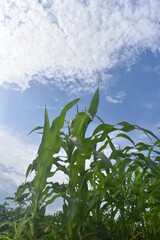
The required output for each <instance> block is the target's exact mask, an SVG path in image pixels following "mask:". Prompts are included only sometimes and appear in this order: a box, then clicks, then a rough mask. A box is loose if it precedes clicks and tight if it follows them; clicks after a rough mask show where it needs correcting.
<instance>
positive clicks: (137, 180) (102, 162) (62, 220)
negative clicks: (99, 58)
mask: <svg viewBox="0 0 160 240" xmlns="http://www.w3.org/2000/svg"><path fill="white" fill-rule="evenodd" d="M78 100H79V99H77V100H74V101H72V102H71V103H69V104H68V105H66V107H64V109H63V110H62V112H61V114H60V116H59V117H57V118H56V119H55V120H53V122H52V124H51V126H50V124H49V119H48V114H47V108H46V109H45V122H44V127H39V126H38V127H36V128H35V129H34V130H33V131H35V130H39V129H43V134H42V141H41V144H40V147H39V150H38V153H37V157H36V159H34V161H33V163H32V164H30V165H29V166H28V169H27V171H26V177H28V175H29V174H30V173H31V172H34V173H35V177H34V178H33V180H32V181H30V182H27V181H26V182H25V183H24V184H22V185H21V186H19V188H18V189H17V192H16V193H15V198H14V201H15V202H16V203H17V204H18V205H19V207H17V208H16V209H14V210H9V209H8V208H7V206H6V204H4V205H2V206H0V211H1V212H0V213H1V214H0V239H59V240H60V239H62V240H65V239H66V240H78V239H79V240H82V239H86V240H89V239H95V240H98V239H109V240H119V239H124V240H127V239H132V240H134V239H146V240H147V239H148V240H149V239H153V240H158V239H159V236H160V140H159V139H158V137H157V136H155V134H154V133H152V132H151V131H149V130H147V129H144V128H142V127H139V126H137V125H134V124H130V123H128V122H119V123H118V124H115V125H111V124H106V123H104V122H103V120H102V119H101V118H99V117H98V116H97V110H98V105H99V88H97V90H96V92H95V94H94V96H93V98H92V101H91V103H90V106H89V109H88V111H85V112H78V113H77V114H76V116H75V117H74V119H72V120H69V121H68V131H67V132H66V131H64V122H65V116H66V113H67V111H68V110H69V109H70V108H71V107H73V106H74V105H75V104H76V103H77V102H78ZM95 117H97V118H98V119H99V120H100V124H99V125H98V126H97V127H96V128H95V129H94V131H93V133H91V134H90V135H89V137H87V136H86V132H87V129H88V126H89V124H91V123H93V120H94V118H95ZM138 131H140V132H143V133H144V134H146V135H147V137H148V141H146V142H137V141H136V137H133V136H137V134H138ZM31 132H32V131H31ZM88 134H89V133H88ZM88 134H87V135H88ZM61 149H63V151H64V152H65V156H61V154H60V151H61ZM87 163H89V166H88V167H87ZM59 171H61V172H63V173H64V174H65V176H66V179H67V181H66V182H65V183H62V184H60V183H59V182H53V181H52V178H51V177H53V176H54V175H55V174H56V173H58V172H59ZM57 198H62V199H63V206H62V211H60V212H57V213H53V215H50V216H46V215H45V212H46V207H47V206H48V205H50V204H54V202H55V200H56V199H57ZM17 213H18V214H19V215H17Z"/></svg>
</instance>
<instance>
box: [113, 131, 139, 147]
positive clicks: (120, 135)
mask: <svg viewBox="0 0 160 240" xmlns="http://www.w3.org/2000/svg"><path fill="white" fill-rule="evenodd" d="M117 137H122V138H126V139H127V140H129V141H130V142H131V143H133V145H135V143H134V141H133V140H132V139H131V138H130V137H129V136H128V135H126V134H124V133H119V134H117V136H116V138H117Z"/></svg>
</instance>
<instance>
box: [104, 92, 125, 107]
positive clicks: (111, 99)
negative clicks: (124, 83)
mask: <svg viewBox="0 0 160 240" xmlns="http://www.w3.org/2000/svg"><path fill="white" fill-rule="evenodd" d="M125 96H126V94H125V93H124V92H122V91H120V92H118V93H117V94H116V95H115V97H112V96H111V95H108V96H106V100H107V102H108V103H114V104H117V103H123V101H124V99H125Z"/></svg>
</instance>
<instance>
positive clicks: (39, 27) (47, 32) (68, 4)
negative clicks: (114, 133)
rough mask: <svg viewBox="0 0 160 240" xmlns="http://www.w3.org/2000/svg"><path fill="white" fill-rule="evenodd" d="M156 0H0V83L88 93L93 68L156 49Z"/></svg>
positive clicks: (159, 17)
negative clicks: (34, 84)
mask: <svg viewBox="0 0 160 240" xmlns="http://www.w3.org/2000/svg"><path fill="white" fill-rule="evenodd" d="M159 9H160V1H159V0H142V1H130V0H112V1H111V0H99V1H96V0H92V1H91V0H87V1H84V0H65V1H64V0H39V1H38V0H37V1H36V0H35V1H33V0H26V1H23V0H16V1H14V0H1V1H0V33H1V34H0V62H1V64H0V73H1V75H0V85H1V86H4V87H6V85H7V86H8V84H13V86H14V87H15V86H17V87H18V88H20V89H25V88H27V87H29V83H30V81H31V80H37V81H40V82H41V83H43V84H45V83H46V82H48V81H50V82H52V83H53V84H55V85H56V86H59V87H60V88H61V89H70V90H71V91H74V90H75V89H76V91H81V90H83V91H91V90H92V89H93V87H94V86H95V85H97V76H96V71H99V72H101V73H102V77H103V83H104V84H105V83H108V79H110V75H109V74H108V71H109V70H110V69H112V68H113V67H115V66H116V65H117V64H122V63H126V64H131V63H133V62H134V61H135V59H136V57H137V55H139V54H140V53H141V52H142V51H143V50H145V49H150V50H151V51H153V52H154V51H159V50H160V42H159V39H160V14H159Z"/></svg>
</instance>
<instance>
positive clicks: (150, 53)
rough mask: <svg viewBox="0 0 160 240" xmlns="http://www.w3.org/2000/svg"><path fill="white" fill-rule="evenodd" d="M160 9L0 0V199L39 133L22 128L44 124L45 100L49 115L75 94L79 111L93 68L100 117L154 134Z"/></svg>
mask: <svg viewBox="0 0 160 240" xmlns="http://www.w3.org/2000/svg"><path fill="white" fill-rule="evenodd" d="M159 9H160V1H159V0H141V1H133V0H25V1H24V0H1V1H0V203H2V202H3V201H4V198H5V197H6V196H12V195H13V193H14V191H15V190H16V187H17V186H18V185H19V184H20V183H21V182H22V181H24V175H25V171H26V168H27V166H28V164H29V163H30V162H32V160H33V159H34V157H35V155H36V151H37V147H38V145H39V143H40V136H39V135H37V134H36V133H33V134H32V135H29V136H27V134H28V133H29V132H30V131H31V130H32V129H33V128H34V127H36V126H37V125H43V113H44V105H45V103H46V104H47V106H48V112H49V116H50V119H51V120H52V119H53V118H54V117H56V116H57V115H58V114H59V112H60V110H61V108H62V107H63V106H64V105H65V104H66V103H67V102H68V101H70V100H71V99H74V98H76V97H77V96H78V97H79V96H80V97H81V102H80V105H79V108H80V109H84V108H85V107H87V106H88V104H89V101H90V99H91V97H92V94H93V92H94V90H95V88H96V87H97V83H98V73H100V75H101V85H100V88H101V95H100V97H101V99H100V106H99V112H98V114H99V116H101V118H103V119H104V120H105V121H106V122H108V123H117V122H118V121H123V120H125V121H129V122H131V123H136V124H139V125H141V126H143V127H146V128H149V129H151V130H153V131H154V132H156V133H157V127H158V126H160V106H159V102H160V14H159ZM71 114H72V113H71ZM157 134H158V133H157Z"/></svg>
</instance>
